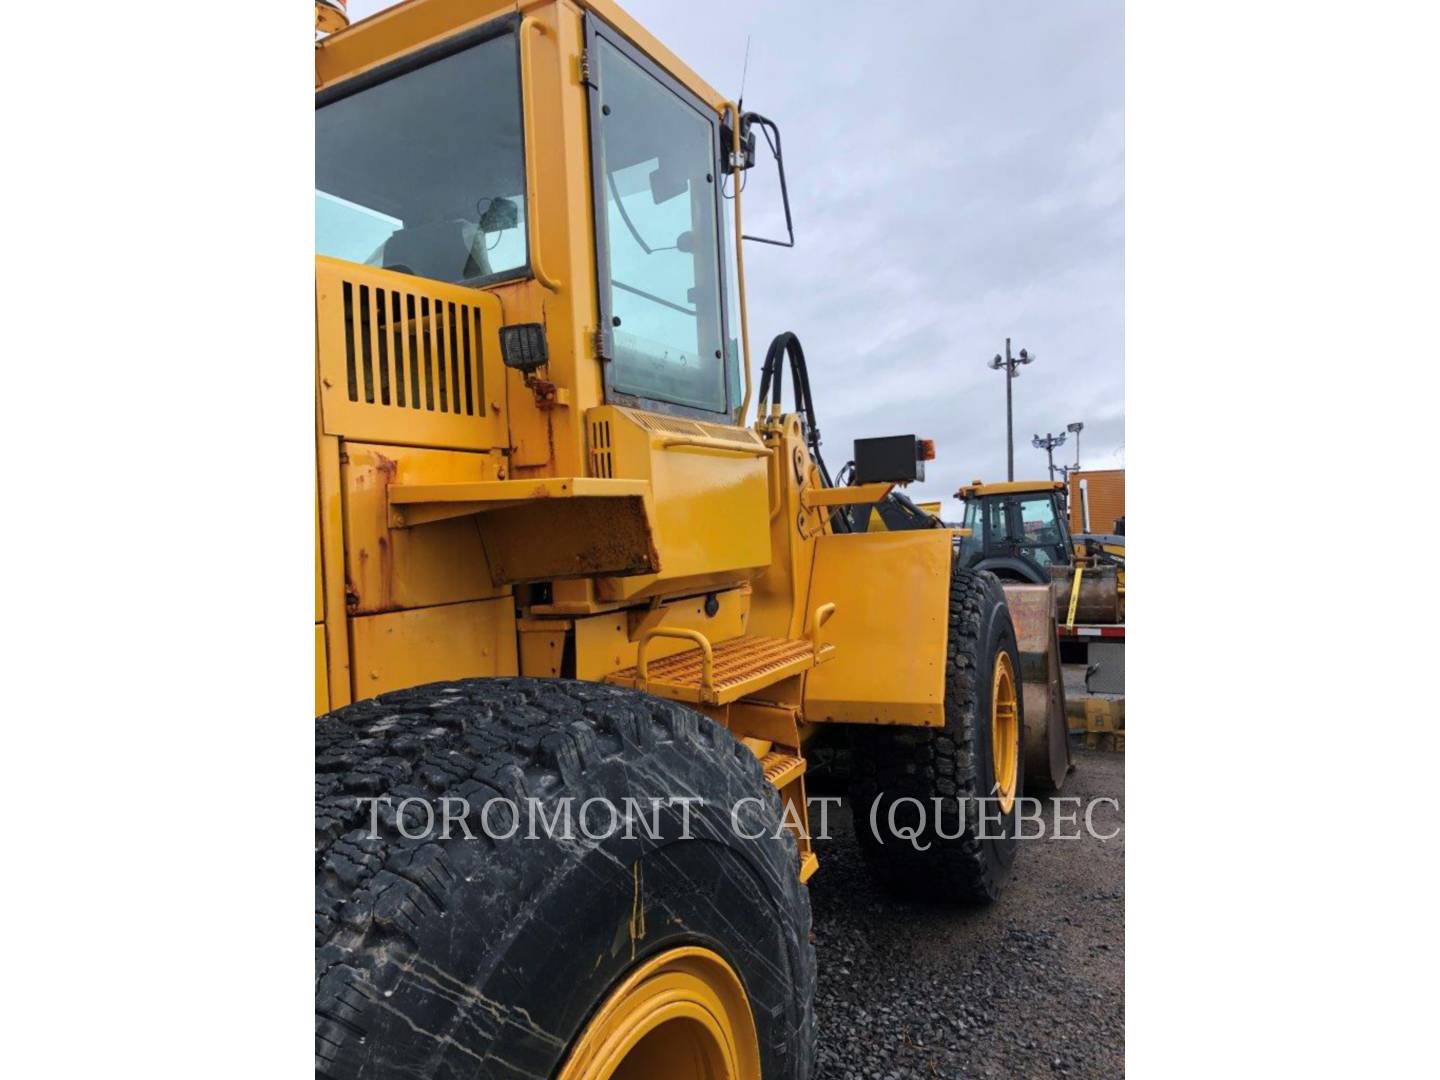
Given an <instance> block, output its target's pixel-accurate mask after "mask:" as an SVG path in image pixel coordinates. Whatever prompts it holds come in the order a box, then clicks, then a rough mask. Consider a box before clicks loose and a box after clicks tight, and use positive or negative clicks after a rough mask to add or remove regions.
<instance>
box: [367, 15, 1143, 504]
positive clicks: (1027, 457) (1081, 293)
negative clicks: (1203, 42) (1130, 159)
mask: <svg viewBox="0 0 1440 1080" xmlns="http://www.w3.org/2000/svg"><path fill="white" fill-rule="evenodd" d="M350 6H351V10H352V14H353V15H354V16H356V17H363V16H364V15H366V14H369V13H370V12H372V11H374V10H378V9H379V8H381V7H384V6H388V5H386V4H384V3H379V2H376V0H352V3H351V5H350ZM625 7H626V10H628V11H629V12H630V13H631V14H632V15H634V16H635V17H636V18H637V19H638V20H639V21H640V22H641V23H643V24H644V25H645V26H646V27H647V28H648V29H649V30H650V31H651V32H652V33H654V34H655V35H656V36H657V37H658V38H660V39H661V40H662V41H664V42H665V43H666V45H668V46H669V47H670V48H671V49H673V50H674V51H675V52H676V54H677V55H679V56H681V57H683V58H684V59H685V60H686V62H687V63H689V64H690V65H691V66H692V67H694V68H695V70H696V71H697V72H698V73H699V74H700V75H701V76H702V77H703V78H705V79H707V80H708V81H709V82H710V83H711V84H712V85H714V86H716V87H717V88H719V89H721V90H723V91H725V92H728V93H732V94H733V93H736V92H738V90H739V83H740V72H741V67H742V63H743V60H744V56H745V45H746V38H747V35H748V36H750V37H751V46H750V66H749V73H748V77H747V81H746V88H745V100H746V104H747V105H749V106H750V107H752V108H755V109H758V110H759V111H760V112H763V113H764V114H765V115H767V116H770V117H772V118H773V119H774V120H776V121H777V122H778V123H779V124H780V127H781V130H782V132H783V134H784V137H785V156H786V163H787V166H788V169H787V171H788V174H789V181H790V195H791V204H792V208H793V210H794V215H795V231H796V238H797V245H798V246H797V247H796V248H795V249H794V250H785V249H777V248H770V247H765V246H763V245H754V244H752V245H750V246H749V247H748V248H747V251H746V284H747V288H748V294H749V303H750V328H751V351H752V354H753V355H754V356H755V359H756V362H757V363H758V361H759V358H760V357H761V356H763V355H764V352H765V348H766V346H767V345H768V343H769V340H770V338H771V337H772V336H773V335H774V334H776V333H778V332H780V331H781V330H794V331H795V332H796V333H797V334H798V335H799V336H800V339H801V340H802V341H803V342H804V344H805V353H806V356H807V358H808V360H809V362H810V367H811V379H812V382H813V384H814V391H815V397H816V407H817V409H818V411H819V417H820V425H821V430H822V432H823V434H824V438H825V450H826V458H827V460H828V461H829V463H830V465H831V468H832V469H836V468H838V467H839V466H840V465H841V464H842V463H843V462H844V461H845V460H846V459H847V458H848V457H849V456H850V442H851V440H853V439H855V438H857V437H862V436H868V435H892V434H901V433H905V432H914V433H916V434H918V435H921V436H924V437H929V438H933V439H935V441H936V445H937V450H938V455H939V456H938V459H937V460H936V461H934V462H932V463H930V465H929V466H928V467H927V471H928V478H927V481H926V482H925V483H924V484H923V485H918V486H917V488H916V489H915V490H912V491H911V494H912V495H913V496H915V497H917V498H922V499H924V498H946V499H948V498H949V496H950V494H951V493H953V492H954V490H955V488H956V487H958V486H959V485H960V484H961V483H964V482H967V481H969V480H971V479H973V478H975V477H982V478H985V479H994V478H1002V479H1003V477H1004V473H1005V446H1004V439H1005V407H1004V402H1005V386H1004V379H1003V377H1002V376H1001V374H1000V373H999V372H995V371H991V370H990V369H989V368H987V367H986V366H985V365H986V362H987V361H988V360H989V359H990V357H991V356H993V355H994V354H995V353H996V352H999V351H1002V350H1003V348H1004V344H1005V337H1006V336H1007V335H1009V336H1011V337H1012V338H1013V339H1014V347H1015V348H1016V349H1019V348H1020V347H1021V346H1024V347H1025V348H1027V349H1029V350H1030V351H1031V352H1032V353H1033V354H1035V355H1036V356H1037V357H1038V359H1037V361H1036V362H1035V363H1034V364H1031V365H1030V366H1029V367H1027V368H1025V369H1024V372H1023V374H1022V376H1021V377H1020V378H1019V379H1017V380H1016V381H1015V386H1014V391H1015V460H1016V472H1017V475H1019V476H1021V477H1039V476H1043V475H1044V470H1045V455H1044V453H1043V452H1041V451H1039V450H1035V449H1034V448H1032V447H1031V445H1030V437H1031V435H1032V434H1035V433H1040V434H1044V433H1045V432H1047V431H1050V432H1059V431H1063V430H1064V429H1065V425H1066V424H1067V423H1069V422H1070V421H1074V420H1082V421H1084V422H1085V431H1084V433H1083V434H1082V436H1081V439H1082V442H1081V449H1082V450H1083V451H1084V453H1083V463H1084V464H1085V465H1086V466H1090V467H1096V468H1101V467H1109V466H1113V465H1116V464H1123V454H1124V450H1123V447H1124V441H1125V433H1124V419H1125V411H1124V309H1123V297H1124V236H1125V234H1124V214H1125V192H1124V9H1123V4H1122V3H1120V2H1119V0H1067V2H1066V3H1050V4H992V3H980V2H978V0H963V2H962V0H929V2H925V3H921V4H914V5H910V6H908V7H907V8H905V9H904V14H903V17H902V16H901V15H900V14H899V10H898V9H895V10H891V9H886V8H883V7H879V8H877V7H876V6H874V5H868V4H860V3H838V2H828V3H820V2H815V0H792V2H789V3H785V4H779V3H766V2H763V0H736V2H734V3H732V4H730V5H728V6H726V7H725V9H724V11H723V17H722V15H721V14H720V13H718V10H717V9H715V8H713V7H712V6H709V5H700V4H688V3H676V2H675V0H627V2H626V3H625ZM763 158H764V150H763V147H762V159H763ZM744 205H745V225H746V231H748V232H763V233H764V234H765V235H777V234H779V233H781V232H783V228H784V222H783V218H782V217H781V215H780V201H779V193H778V188H777V187H776V185H775V184H774V182H773V179H772V177H771V176H770V175H769V172H768V161H763V160H762V164H761V167H760V168H757V169H756V170H755V171H754V173H752V175H751V178H750V182H749V184H748V185H747V188H746V191H745V203H744ZM1057 456H1059V457H1060V458H1061V459H1062V460H1065V461H1067V462H1069V461H1073V460H1074V457H1073V442H1071V443H1067V444H1066V446H1065V447H1064V449H1063V450H1062V451H1059V452H1057ZM949 507H950V509H951V512H956V511H958V507H957V505H956V504H955V503H953V502H951V503H949Z"/></svg>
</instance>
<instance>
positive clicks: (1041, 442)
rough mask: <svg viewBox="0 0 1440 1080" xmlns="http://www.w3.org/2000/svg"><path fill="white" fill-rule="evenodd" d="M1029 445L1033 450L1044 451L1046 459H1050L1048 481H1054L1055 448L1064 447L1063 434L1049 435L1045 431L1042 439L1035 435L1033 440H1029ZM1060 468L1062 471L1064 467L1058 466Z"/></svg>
mask: <svg viewBox="0 0 1440 1080" xmlns="http://www.w3.org/2000/svg"><path fill="white" fill-rule="evenodd" d="M1030 445H1031V446H1033V447H1035V449H1037V450H1044V451H1045V455H1046V457H1048V458H1049V459H1050V479H1051V480H1054V479H1055V448H1056V447H1057V446H1064V445H1065V433H1064V432H1063V431H1062V432H1061V433H1060V434H1059V435H1051V434H1050V433H1049V432H1048V431H1047V432H1046V433H1045V437H1044V438H1043V439H1042V438H1041V437H1040V436H1039V435H1036V436H1035V437H1034V438H1033V439H1031V440H1030ZM1060 467H1061V468H1062V469H1063V468H1064V467H1065V466H1063V465H1062V466H1060Z"/></svg>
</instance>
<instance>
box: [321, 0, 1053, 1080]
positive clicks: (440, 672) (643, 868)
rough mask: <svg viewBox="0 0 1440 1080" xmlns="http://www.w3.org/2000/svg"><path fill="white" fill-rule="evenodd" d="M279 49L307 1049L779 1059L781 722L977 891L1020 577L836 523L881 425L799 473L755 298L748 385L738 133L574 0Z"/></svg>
mask: <svg viewBox="0 0 1440 1080" xmlns="http://www.w3.org/2000/svg"><path fill="white" fill-rule="evenodd" d="M322 7H324V9H325V10H324V12H323V15H324V20H323V22H324V25H325V26H326V27H330V28H333V27H334V26H335V25H337V17H338V16H339V14H340V11H339V9H340V8H342V7H343V5H340V4H334V3H330V4H325V5H319V4H317V25H319V24H321V22H322V20H321V19H320V18H319V16H320V15H321V13H322V12H321V8H322ZM340 21H343V20H340ZM316 87H317V92H316V247H317V255H316V261H315V314H316V335H315V347H316V368H315V379H316V395H317V401H316V419H317V433H316V474H317V492H318V499H317V511H316V539H317V568H316V580H317V587H316V595H315V655H316V676H317V678H316V688H315V693H316V713H317V715H319V719H318V720H317V723H316V872H317V889H316V898H317V906H316V1040H317V1041H316V1047H317V1068H318V1071H319V1072H320V1074H321V1075H325V1076H332V1077H360V1076H399V1075H405V1076H428V1077H441V1076H459V1075H462V1074H463V1075H465V1076H470V1077H474V1076H486V1077H488V1076H504V1077H537V1078H538V1077H551V1076H559V1077H561V1078H564V1080H578V1078H602V1077H636V1078H639V1077H659V1076H664V1077H669V1078H684V1077H697V1078H698V1077H721V1076H723V1077H760V1076H764V1077H793V1078H801V1077H805V1076H808V1075H809V1074H810V1072H811V1068H812V1064H813V1061H814V1055H815V1014H814V986H815V955H814V950H813V947H812V946H811V944H810V910H809V901H808V893H807V890H806V888H805V885H804V883H805V881H806V880H808V878H809V877H810V876H811V875H812V874H813V873H814V872H815V871H816V869H817V867H818V860H817V857H816V855H815V853H814V851H813V850H812V849H811V846H810V843H809V840H808V831H807V829H806V827H805V822H806V815H807V806H806V800H805V773H806V768H807V746H808V745H810V744H811V743H812V741H813V740H814V739H815V738H816V736H817V733H822V732H825V731H834V730H841V729H844V730H848V731H851V732H853V733H855V738H856V743H857V745H858V746H859V747H860V748H861V749H860V752H859V755H858V768H857V777H856V781H855V787H854V792H853V808H854V812H855V814H856V816H857V826H859V828H858V830H857V831H859V832H860V833H861V834H862V835H866V834H867V833H868V830H869V824H868V823H869V818H870V812H871V808H872V807H875V808H877V809H878V811H879V816H880V819H881V820H882V821H883V820H884V819H885V818H886V816H887V815H888V814H889V813H890V812H891V811H893V810H897V809H898V810H903V809H905V808H906V807H907V806H909V805H910V800H914V801H915V803H916V804H919V805H931V804H932V803H933V804H934V805H937V806H938V807H940V808H941V816H940V818H939V819H938V820H930V821H929V822H928V823H927V824H926V825H925V829H924V834H923V836H922V838H921V839H922V840H924V841H927V842H928V844H929V846H928V848H927V849H926V850H924V851H920V850H916V849H915V847H906V848H904V849H903V850H902V847H901V845H897V844H887V845H881V844H879V843H876V842H872V841H870V840H867V841H866V844H867V856H868V858H869V860H870V862H871V865H872V866H873V867H874V869H875V871H876V873H877V874H879V875H880V876H881V877H882V878H883V879H884V880H886V881H888V882H889V883H891V884H892V885H893V886H895V887H896V888H897V889H898V890H902V891H906V892H909V893H919V894H923V895H926V896H929V897H932V898H935V899H940V900H953V901H964V900H980V901H989V900H993V899H995V898H996V897H997V896H998V895H999V893H1000V891H1001V889H1002V887H1003V885H1004V882H1005V879H1006V877H1007V875H1008V874H1009V873H1010V871H1011V868H1012V864H1013V863H1014V862H1015V860H1016V847H1017V844H1016V840H1015V835H1014V833H1015V816H1016V813H1017V811H1018V808H1019V801H1020V799H1021V797H1022V796H1023V795H1024V793H1025V792H1026V791H1027V789H1028V790H1034V789H1035V788H1036V787H1037V786H1038V787H1043V786H1046V785H1054V784H1058V782H1059V780H1060V779H1061V778H1062V777H1063V769H1061V770H1060V771H1059V772H1056V771H1055V769H1054V760H1055V759H1054V756H1053V752H1052V751H1053V747H1054V745H1055V744H1054V741H1053V740H1054V739H1055V738H1056V737H1057V736H1058V738H1059V740H1060V747H1061V750H1062V751H1063V748H1064V738H1065V736H1064V721H1063V707H1062V709H1061V710H1060V711H1059V712H1056V711H1055V709H1054V707H1053V706H1054V703H1053V700H1052V701H1043V700H1042V701H1041V702H1040V703H1039V704H1038V705H1036V704H1034V703H1032V698H1031V691H1032V688H1033V687H1034V686H1036V685H1038V686H1039V687H1040V688H1041V690H1042V691H1043V690H1045V688H1046V686H1047V676H1048V670H1046V669H1045V665H1046V664H1047V663H1049V662H1050V661H1051V660H1053V653H1047V649H1048V644H1049V643H1050V642H1053V637H1054V618H1053V613H1050V612H1051V610H1052V609H1048V608H1045V607H1044V605H1043V604H1039V603H1031V602H1029V601H1026V602H1025V603H1024V604H1020V603H1018V602H1017V601H1019V600H1020V599H1022V597H1018V596H1016V595H1011V596H1009V597H1008V598H1007V593H1006V591H1005V590H1003V589H1002V587H1001V584H1000V582H999V581H998V579H997V578H996V577H994V576H993V575H991V574H988V573H985V572H983V571H979V572H977V571H974V570H969V569H966V568H965V567H964V566H962V565H961V563H960V561H959V560H957V558H956V555H955V550H954V544H953V534H952V533H951V532H950V531H949V530H945V529H930V530H915V531H905V532H858V531H855V530H854V529H853V528H851V526H850V524H849V522H850V519H851V515H850V514H849V513H847V512H845V510H844V508H846V507H852V506H855V505H862V506H863V505H873V504H875V503H877V502H878V501H879V500H881V499H883V498H885V496H886V495H887V494H888V493H889V492H890V491H891V489H892V487H893V485H894V484H895V483H899V482H903V481H905V480H907V479H908V478H909V473H910V472H911V471H912V467H913V466H914V465H915V462H914V461H912V462H909V463H908V464H906V463H900V464H897V466H896V467H895V468H894V469H892V470H890V471H889V472H888V474H887V473H886V472H884V470H882V472H881V474H880V475H877V476H875V477H873V478H869V479H867V480H866V481H865V482H863V483H859V484H855V485H847V486H838V487H837V486H835V485H834V484H832V482H831V478H830V474H829V472H828V470H827V468H826V466H825V463H824V461H823V459H822V458H821V455H820V436H819V427H818V424H817V421H816V415H815V405H814V400H813V398H812V395H811V383H810V376H809V372H808V370H807V366H806V361H805V357H804V353H803V350H802V349H801V347H800V343H799V341H798V339H796V338H795V337H794V335H793V334H782V335H780V336H779V337H778V338H776V339H775V342H774V344H773V345H772V347H771V349H770V351H769V353H768V354H767V356H766V359H765V362H764V364H763V366H762V372H761V381H760V392H759V394H758V398H759V403H758V407H757V410H756V413H757V415H756V417H755V419H754V420H753V422H752V421H751V419H750V416H749V413H750V404H751V399H752V393H751V384H750V373H751V364H750V362H749V343H748V342H749V337H748V332H747V327H746V323H745V320H746V307H745V297H744V288H745V285H744V268H743V251H742V247H741V243H740V236H741V233H742V226H741V191H742V188H743V183H742V182H741V181H742V173H743V172H744V170H746V169H749V168H752V167H755V166H756V163H757V156H758V155H757V152H756V150H757V143H758V142H760V141H761V139H763V141H764V143H765V144H766V146H767V147H768V148H769V149H770V151H771V152H772V153H773V157H774V160H775V164H776V166H777V167H778V169H779V170H780V175H781V178H782V185H781V190H782V192H783V191H784V184H783V177H784V165H783V154H782V150H781V143H780V136H779V130H778V128H777V127H776V125H775V124H774V123H772V122H771V121H769V120H767V119H766V118H764V117H762V116H760V115H758V114H754V113H743V112H741V111H740V110H739V109H738V108H737V106H736V105H735V104H734V103H732V102H729V101H727V100H726V99H725V98H724V96H722V95H721V94H719V93H717V92H716V91H715V90H714V89H712V88H711V87H709V86H707V85H706V84H705V83H704V82H703V81H702V80H700V79H699V78H698V77H697V76H696V75H695V73H694V72H693V71H691V70H690V69H689V68H688V67H687V66H686V65H685V64H684V63H683V62H681V61H680V60H679V59H678V58H677V57H675V56H674V55H673V54H671V53H670V52H669V51H668V50H667V49H666V48H665V47H664V46H663V45H662V44H660V43H659V42H658V41H656V40H655V39H654V38H653V37H651V36H650V35H649V34H648V33H647V32H646V31H645V30H644V29H643V28H642V27H640V26H639V25H637V24H636V23H635V22H634V21H633V20H632V19H630V18H629V17H628V16H627V15H626V14H625V13H624V12H623V11H621V10H620V9H619V8H618V7H616V6H615V5H614V4H612V3H610V2H608V0H535V2H531V0H522V2H520V3H518V4H517V3H515V2H513V0H511V2H501V0H410V2H408V3H405V4H401V5H399V6H396V7H393V8H390V9H388V10H386V11H384V12H382V13H381V14H378V15H376V16H374V17H372V18H370V19H367V20H365V21H363V22H361V23H357V24H356V25H354V26H351V27H349V28H346V29H339V30H337V31H336V32H334V33H332V34H330V35H329V36H327V37H324V38H323V39H321V40H320V41H318V42H317V46H316ZM786 197H787V200H788V195H787V196H786ZM786 210H787V221H788V205H787V207H786ZM787 368H788V374H789V378H790V381H791V383H792V385H793V387H794V401H793V402H792V403H791V405H790V407H789V408H788V409H787V408H786V407H785V406H784V404H783V402H782V395H781V385H782V382H783V381H784V377H785V375H786V369H787ZM767 395H768V397H769V400H768V403H767V401H766V397H767ZM1031 595H1033V596H1036V597H1037V598H1038V592H1037V593H1033V594H1031ZM1046 595H1048V590H1046ZM1047 618H1048V620H1049V621H1048V623H1047V622H1046V619H1047ZM1017 630H1018V633H1017ZM1032 631H1033V632H1032ZM1047 635H1048V637H1047ZM1042 639H1045V640H1042ZM1037 642H1038V643H1039V644H1038V647H1037ZM1037 665H1039V667H1038V668H1037ZM1037 672H1038V673H1039V678H1038V682H1037V681H1036V679H1035V678H1034V676H1036V674H1037ZM1037 724H1038V728H1037V727H1036V725H1037ZM1037 746H1038V747H1039V749H1040V751H1041V752H1040V753H1039V755H1038V758H1037V754H1036V752H1035V750H1036V747H1037ZM1037 760H1040V761H1041V767H1039V768H1036V767H1035V762H1036V761H1037ZM967 797H968V798H967ZM982 797H983V798H987V799H989V800H991V806H992V810H991V811H990V813H991V815H992V818H993V817H994V816H995V814H996V811H995V810H994V809H993V808H994V807H998V821H995V820H992V821H991V824H990V826H989V829H988V830H987V831H983V832H982V830H981V829H980V828H979V827H978V826H979V822H978V815H979V813H981V810H980V807H979V804H978V803H977V802H976V800H977V799H979V798H982ZM626 800H633V801H634V802H636V803H637V804H639V805H647V806H655V807H656V810H655V814H656V816H655V818H654V824H655V825H656V826H657V828H656V829H655V830H654V831H653V832H652V831H650V830H647V829H641V830H639V831H636V832H630V831H625V832H619V833H616V832H613V831H612V832H603V831H602V834H600V835H597V836H592V835H591V833H590V832H588V831H587V830H586V828H585V819H584V813H583V809H582V811H581V812H580V815H581V821H580V827H581V832H580V833H579V834H578V835H572V836H567V838H566V839H564V840H556V839H553V838H549V837H540V838H531V837H530V836H529V835H527V833H528V830H527V829H526V828H524V826H525V824H526V823H525V822H523V821H521V820H520V814H521V812H522V811H521V808H522V807H524V808H527V809H528V811H529V812H534V811H536V810H537V809H538V812H539V813H540V814H541V815H542V817H544V818H545V819H546V820H549V821H553V820H555V819H556V818H558V817H560V816H561V815H562V814H568V813H569V812H570V811H571V810H572V809H573V808H574V807H577V806H578V807H581V808H584V807H591V806H597V805H598V806H604V805H614V804H616V803H619V802H622V801H626ZM937 800H938V802H937ZM457 805H458V806H459V807H461V809H460V810H459V811H456V810H455V807H456V806H457ZM456 813H458V815H459V820H458V821H454V820H452V816H453V815H454V814H456ZM437 821H440V822H444V823H445V824H446V825H447V826H450V825H456V826H459V827H460V828H457V829H455V830H451V831H446V830H437V829H436V828H435V827H434V826H435V823H436V822H437ZM907 824H908V822H907Z"/></svg>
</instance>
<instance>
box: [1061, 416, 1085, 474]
mask: <svg viewBox="0 0 1440 1080" xmlns="http://www.w3.org/2000/svg"><path fill="white" fill-rule="evenodd" d="M1065 430H1066V431H1071V432H1074V433H1075V464H1074V466H1073V467H1074V468H1076V469H1078V468H1080V432H1082V431H1084V430H1085V425H1084V424H1083V423H1082V422H1081V421H1079V420H1076V421H1075V422H1074V423H1073V424H1066V425H1065Z"/></svg>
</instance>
